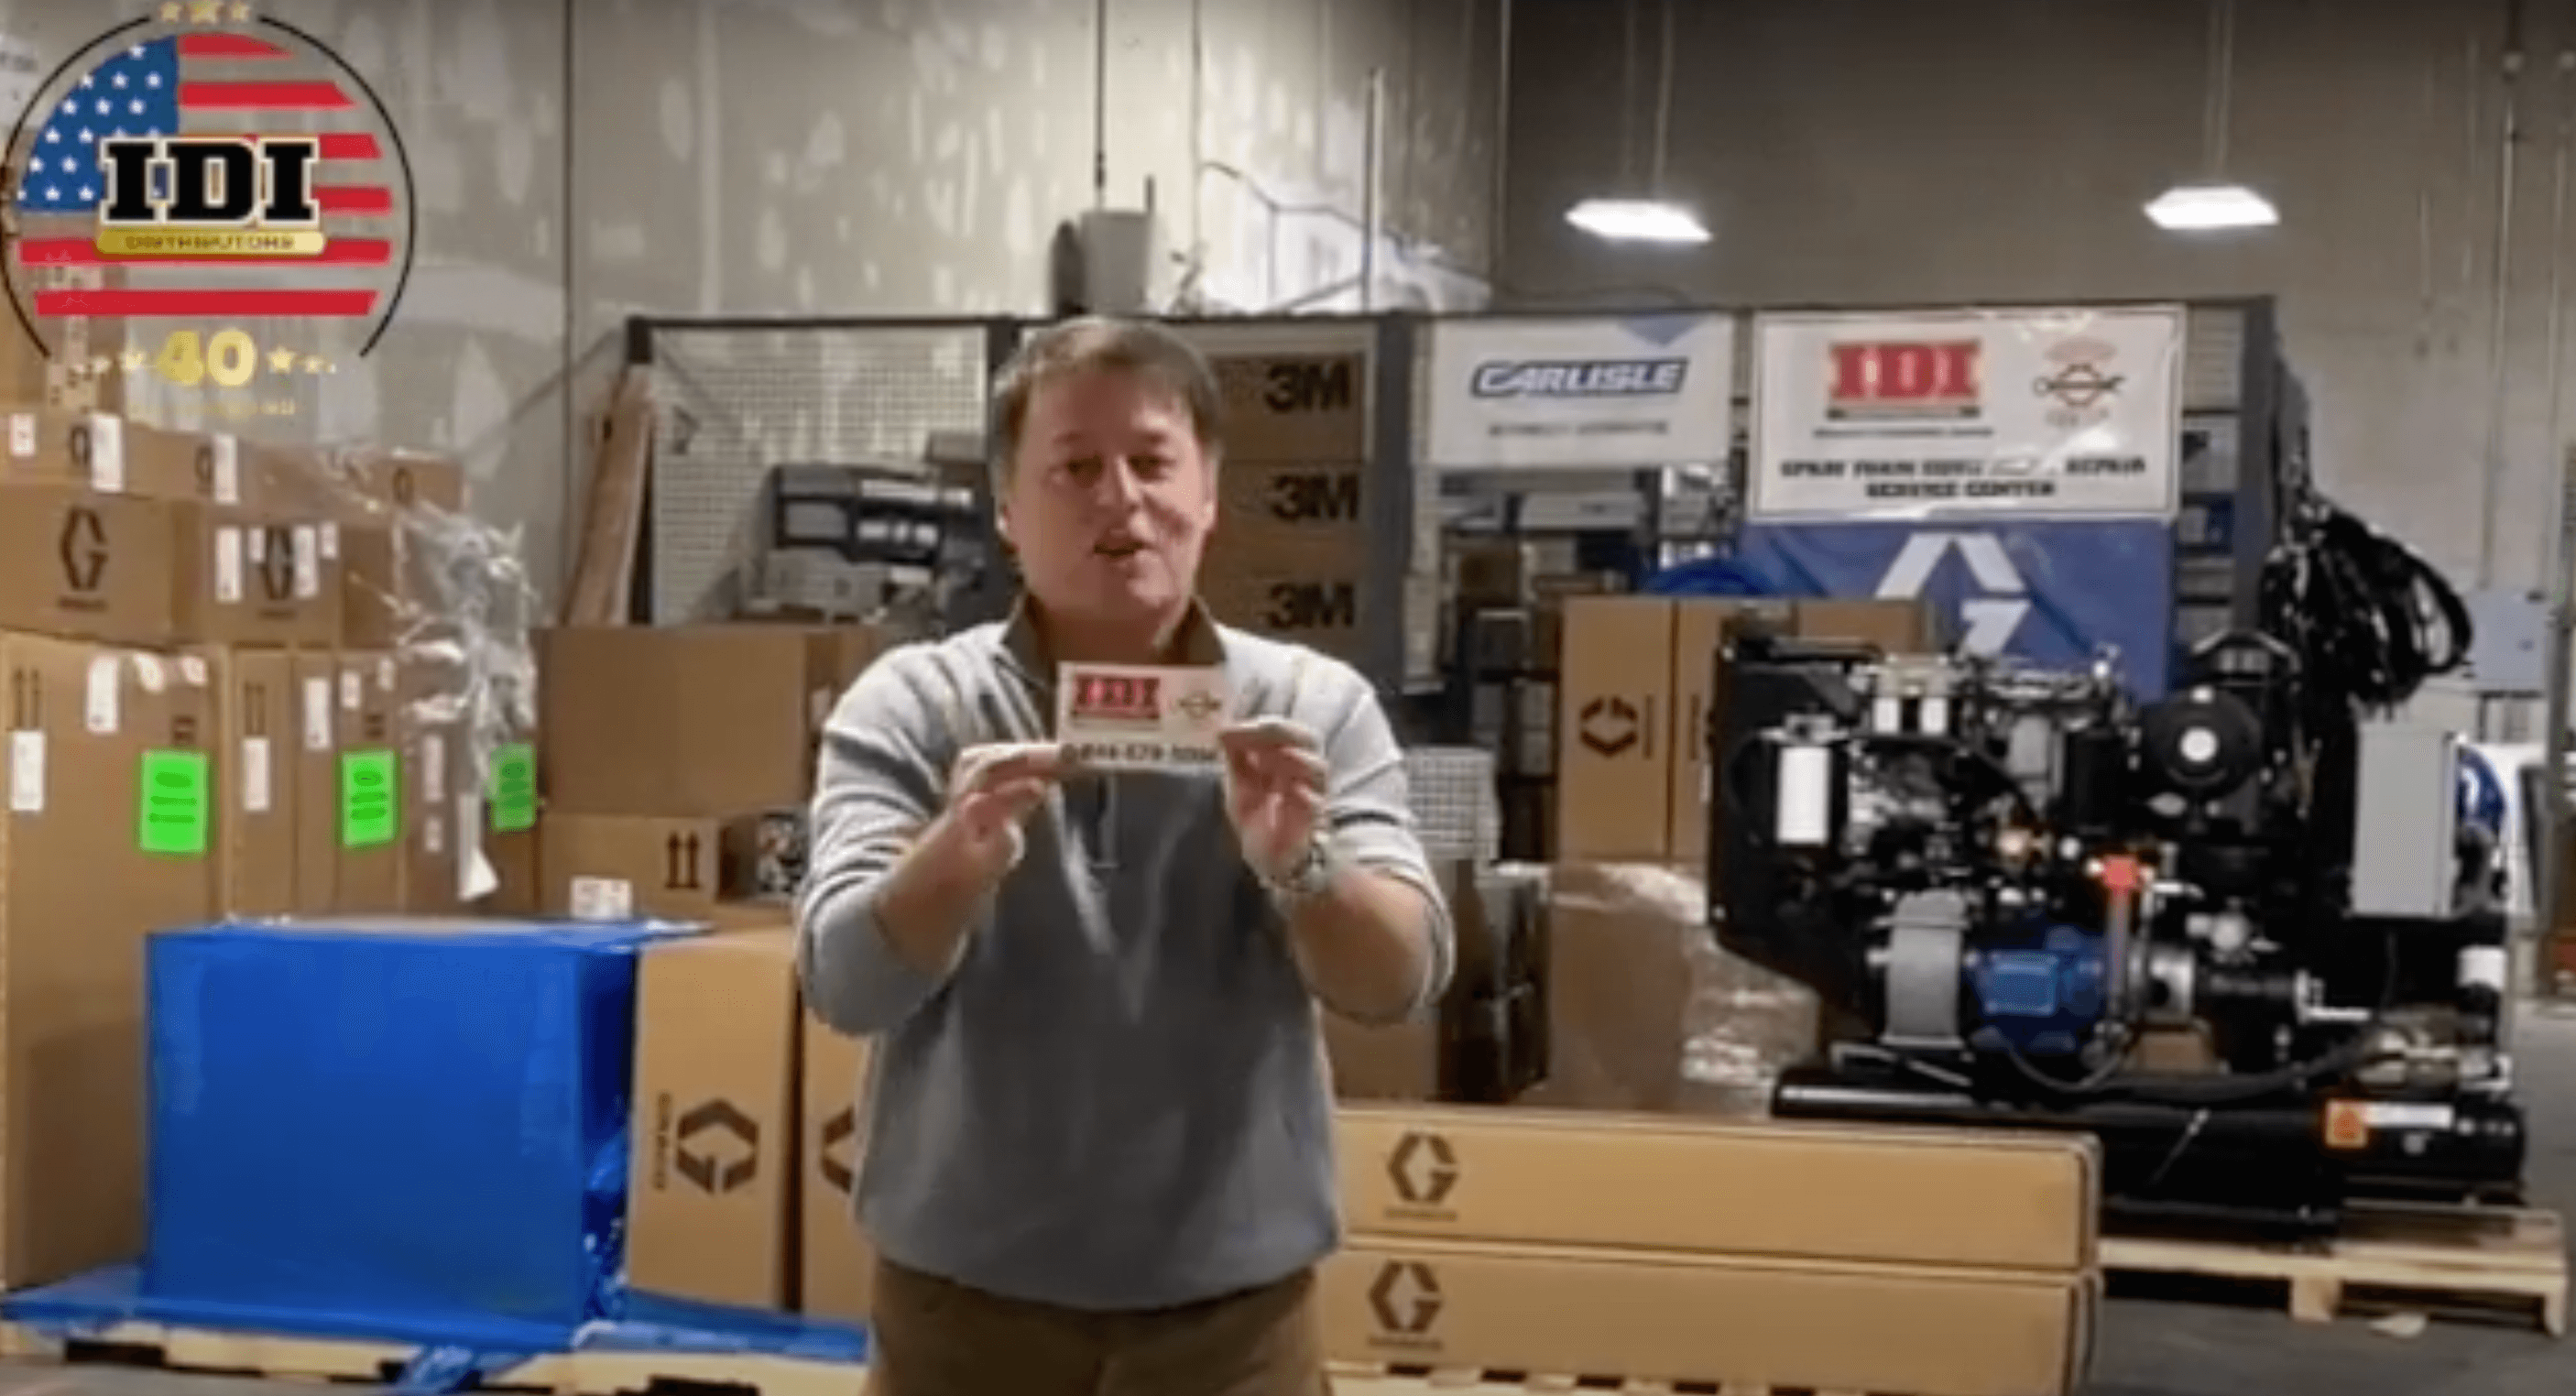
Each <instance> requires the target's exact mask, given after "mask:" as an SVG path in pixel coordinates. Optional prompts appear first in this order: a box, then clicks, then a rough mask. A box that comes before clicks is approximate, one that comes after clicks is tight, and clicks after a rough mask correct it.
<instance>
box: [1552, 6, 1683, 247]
mask: <svg viewBox="0 0 2576 1396" xmlns="http://www.w3.org/2000/svg"><path fill="white" fill-rule="evenodd" d="M1621 9H1622V10H1623V12H1624V14H1625V16H1626V20H1627V30H1628V47H1627V54H1626V60H1625V61H1626V65H1627V68H1626V72H1625V73H1624V74H1623V75H1622V79H1621V82H1620V84H1619V89H1620V91H1621V92H1623V93H1625V92H1633V91H1635V90H1636V88H1637V82H1636V77H1637V0H1628V3H1627V4H1625V5H1624V6H1622V7H1621ZM1673 12H1674V5H1673V0H1663V3H1662V13H1661V16H1660V18H1661V19H1662V21H1663V43H1662V47H1661V49H1660V50H1659V51H1658V53H1657V55H1656V60H1657V67H1658V71H1657V73H1656V82H1655V129H1654V134H1653V141H1654V149H1653V151H1652V153H1651V156H1652V161H1653V163H1652V166H1651V170H1650V173H1649V174H1648V176H1647V178H1646V180H1645V182H1644V188H1645V189H1646V190H1648V191H1649V192H1651V193H1652V194H1653V195H1654V197H1652V198H1625V199H1585V200H1582V201H1581V202H1579V203H1577V204H1575V206H1574V207H1572V208H1570V209H1567V210H1566V211H1565V221H1566V222H1568V223H1571V224H1573V225H1574V226H1575V227H1577V228H1580V229H1582V230H1583V231H1584V232H1587V233H1590V234H1591V235H1593V236H1594V237H1597V238H1599V239H1601V240H1602V241H1604V242H1632V243H1635V242H1643V243H1662V244H1664V245H1666V246H1693V245H1696V244H1699V243H1704V242H1706V241H1708V240H1709V235H1708V225H1707V224H1705V223H1702V222H1700V220H1699V215H1698V214H1697V213H1695V212H1693V211H1691V210H1690V209H1688V208H1685V207H1683V206H1682V205H1680V204H1678V203H1675V202H1673V201H1672V200H1670V199H1667V198H1665V197H1663V195H1664V192H1665V190H1664V156H1665V153H1666V152H1667V150H1668V149H1669V148H1670V146H1671V144H1672V119H1673V50H1674V47H1675V42H1674V33H1673ZM1621 107H1622V109H1621V112H1620V118H1619V181H1620V187H1622V188H1625V189H1636V188H1638V187H1639V185H1638V182H1637V178H1636V160H1635V158H1634V157H1635V151H1636V133H1635V128H1636V112H1635V110H1634V107H1633V104H1629V103H1622V104H1621Z"/></svg>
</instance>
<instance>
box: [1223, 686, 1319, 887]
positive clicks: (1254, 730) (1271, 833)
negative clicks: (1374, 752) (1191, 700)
mask: <svg viewBox="0 0 2576 1396" xmlns="http://www.w3.org/2000/svg"><path fill="white" fill-rule="evenodd" d="M1217 743H1218V746H1219V747H1220V748H1221V749H1222V750H1223V751H1224V753H1225V813H1226V818H1227V819H1229V820H1231V821H1233V824H1234V834H1235V839H1236V841H1237V842H1239V843H1241V844H1242V845H1243V857H1244V861H1246V862H1248V863H1250V864H1251V865H1252V870H1253V872H1255V873H1256V874H1258V875H1260V876H1261V877H1262V878H1263V879H1265V880H1273V881H1275V880H1277V879H1278V878H1280V877H1283V876H1285V875H1286V874H1287V873H1288V872H1289V871H1290V870H1291V869H1292V868H1294V866H1295V865H1296V862H1297V859H1298V858H1299V857H1300V856H1301V855H1303V854H1304V853H1305V851H1306V849H1307V847H1308V845H1310V844H1312V843H1313V842H1314V840H1315V835H1316V833H1317V831H1318V830H1320V829H1321V828H1322V826H1323V822H1324V795H1325V792H1326V789H1327V787H1328V782H1329V780H1330V777H1331V768H1330V767H1329V766H1327V765H1326V764H1325V762H1324V744H1323V742H1322V741H1321V740H1319V739H1318V738H1317V737H1316V736H1315V734H1314V733H1313V732H1312V731H1310V730H1308V729H1307V728H1305V727H1303V726H1300V725H1298V724H1297V723H1294V722H1290V721H1288V720H1286V719H1285V718H1264V719H1261V720H1259V721H1255V722H1245V723H1238V724H1236V725H1235V726H1232V727H1229V728H1227V729H1226V730H1225V731H1223V732H1221V733H1219V734H1218V735H1217Z"/></svg>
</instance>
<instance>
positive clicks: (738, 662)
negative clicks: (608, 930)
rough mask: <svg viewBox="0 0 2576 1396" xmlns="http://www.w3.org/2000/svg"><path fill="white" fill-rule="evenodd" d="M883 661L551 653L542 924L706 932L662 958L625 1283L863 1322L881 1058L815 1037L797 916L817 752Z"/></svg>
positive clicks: (645, 637)
mask: <svg viewBox="0 0 2576 1396" xmlns="http://www.w3.org/2000/svg"><path fill="white" fill-rule="evenodd" d="M882 647H883V639H882V637H881V636H880V635H879V634H878V633H877V632H876V631H874V630H872V629H869V628H867V627H863V626H832V627H805V626H794V625H759V624H744V625H702V626H673V627H653V628H645V627H624V626H617V627H608V626H602V627H584V628H572V629H562V630H554V631H549V632H546V633H545V634H543V635H541V636H540V637H539V639H538V646H537V648H538V657H539V658H538V664H539V673H540V686H539V692H540V694H541V702H542V712H543V717H542V718H541V720H540V723H539V727H540V730H541V731H542V732H543V733H544V734H545V742H544V748H543V756H542V760H541V763H540V764H541V769H540V771H539V774H538V780H539V783H540V785H541V786H542V789H543V794H544V810H543V813H542V815H541V816H540V817H539V819H538V821H537V830H536V833H537V849H536V854H535V858H534V860H533V861H534V870H533V871H534V877H535V881H536V890H535V896H534V900H535V902H536V906H535V908H534V909H536V910H538V911H540V912H543V913H545V914H548V915H556V916H571V917H578V918H586V919H622V918H625V917H630V916H647V917H660V918H665V919H670V920H686V921H702V922H706V923H709V924H711V925H713V926H714V927H716V929H717V933H716V934H713V935H709V936H702V937H695V938H690V939H685V940H679V941H672V942H667V943H664V944H661V945H657V946H655V947H654V948H652V949H650V950H648V951H647V952H646V953H645V957H644V961H643V966H642V970H641V975H640V980H639V987H638V996H639V997H638V1004H637V1027H636V1079H635V1120H634V1135H633V1138H634V1153H633V1160H634V1163H633V1172H632V1175H631V1178H630V1192H629V1202H628V1207H629V1213H628V1220H627V1278H628V1282H629V1283H630V1284H631V1285H632V1286H634V1287H635V1288H637V1289H639V1290H643V1291H647V1292H649V1293H652V1294H655V1295H659V1296H663V1297H666V1298H676V1299H682V1300H689V1301H695V1302H701V1303H710V1304H722V1305H732V1306H741V1307H750V1308H759V1309H772V1310H797V1311H801V1312H805V1313H809V1314H815V1315H818V1316H825V1317H834V1318H843V1319H850V1320H858V1319H862V1318H864V1317H865V1314H866V1307H867V1281H868V1275H869V1266H870V1261H869V1259H868V1254H867V1250H866V1247H865V1245H864V1243H863V1241H862V1240H861V1239H860V1237H859V1234H858V1232H857V1230H856V1227H855V1225H854V1223H853V1222H852V1220H851V1218H850V1204H849V1195H850V1180H851V1170H852V1169H853V1168H854V1167H855V1163H856V1157H855V1154H856V1148H857V1145H858V1142H859V1141H858V1138H857V1135H858V1129H857V1124H856V1121H857V1116H856V1112H855V1109H854V1106H855V1103H856V1098H857V1085H858V1079H859V1075H860V1070H861V1064H862V1062H863V1060H864V1058H863V1052H862V1048H861V1044H859V1043H858V1042H855V1041H853V1040H851V1039H849V1038H846V1037H842V1036H840V1035H839V1034H836V1033H833V1032H832V1031H830V1030H829V1029H827V1028H825V1027H824V1026H823V1025H822V1024H821V1023H819V1022H815V1021H811V1020H810V1019H808V1018H807V1017H806V1016H805V1015H804V1014H803V1012H802V1010H801V1008H800V1006H799V999H798V994H797V985H796V962H795V936H794V932H793V930H792V929H791V928H790V925H789V919H790V915H791V912H790V907H789V902H788V898H789V894H790V893H791V892H792V890H793V888H794V886H795V884H796V883H797V882H798V881H799V880H800V879H801V878H802V875H803V827H804V818H805V810H806V805H807V801H808V799H809V798H810V795H811V791H812V787H813V776H814V763H815V739H816V736H817V734H818V733H819V731H820V728H821V725H822V722H823V720H824V719H825V718H826V717H827V716H828V715H829V713H830V710H831V708H832V706H833V705H834V704H835V703H836V702H837V701H838V700H839V698H840V696H841V694H842V693H843V692H844V691H846V690H847V688H848V687H849V685H850V683H851V682H852V681H853V680H854V679H855V678H856V677H857V676H858V674H859V672H860V670H861V669H863V668H864V667H865V666H866V665H867V664H868V663H869V662H870V661H871V660H873V659H874V658H875V657H876V655H877V653H878V652H879V651H880V649H881V648H882Z"/></svg>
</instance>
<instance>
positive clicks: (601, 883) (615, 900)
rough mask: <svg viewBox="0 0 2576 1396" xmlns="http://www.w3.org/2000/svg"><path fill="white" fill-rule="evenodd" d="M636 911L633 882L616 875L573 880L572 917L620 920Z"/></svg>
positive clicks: (577, 919)
mask: <svg viewBox="0 0 2576 1396" xmlns="http://www.w3.org/2000/svg"><path fill="white" fill-rule="evenodd" d="M634 914H635V885H634V884H633V883H631V882H628V881H626V880H625V879H624V878H619V877H576V878H574V879H573V880H572V919H574V920H576V921H623V920H626V919H627V918H629V917H631V916H633V915H634Z"/></svg>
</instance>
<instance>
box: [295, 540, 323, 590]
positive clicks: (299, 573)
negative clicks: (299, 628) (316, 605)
mask: <svg viewBox="0 0 2576 1396" xmlns="http://www.w3.org/2000/svg"><path fill="white" fill-rule="evenodd" d="M321 594H322V538H321V535H320V534H318V533H316V532H315V531H314V529H313V525H311V524H298V525H296V528H295V597H296V599H297V600H299V601H310V600H312V599H313V598H314V597H317V596H320V595H321Z"/></svg>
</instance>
